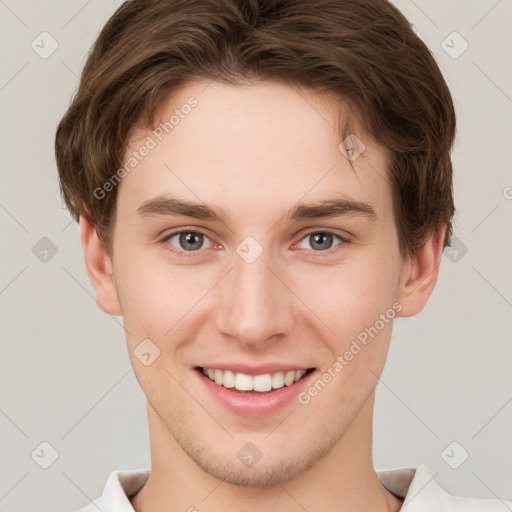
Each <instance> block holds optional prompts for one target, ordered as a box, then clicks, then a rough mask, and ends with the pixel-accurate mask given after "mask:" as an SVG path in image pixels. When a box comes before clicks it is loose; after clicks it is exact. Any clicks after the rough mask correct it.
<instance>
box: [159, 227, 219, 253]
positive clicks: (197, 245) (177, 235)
mask: <svg viewBox="0 0 512 512" xmlns="http://www.w3.org/2000/svg"><path fill="white" fill-rule="evenodd" d="M205 241H206V243H207V245H206V246H205V245H204V244H205ZM162 242H165V243H169V244H170V245H171V246H172V247H174V249H171V250H172V251H173V252H176V253H178V254H184V253H192V252H198V251H199V250H200V249H209V248H210V247H212V245H213V244H212V242H211V241H210V239H209V238H208V237H207V236H206V235H205V234H204V233H201V232H200V231H193V230H183V231H175V232H174V233H171V234H170V235H168V236H166V237H165V238H164V239H163V240H162ZM186 256H192V254H186Z"/></svg>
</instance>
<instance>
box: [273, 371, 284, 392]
mask: <svg viewBox="0 0 512 512" xmlns="http://www.w3.org/2000/svg"><path fill="white" fill-rule="evenodd" d="M283 386H284V373H283V372H276V373H274V374H272V387H273V388H274V389H278V388H282V387H283Z"/></svg>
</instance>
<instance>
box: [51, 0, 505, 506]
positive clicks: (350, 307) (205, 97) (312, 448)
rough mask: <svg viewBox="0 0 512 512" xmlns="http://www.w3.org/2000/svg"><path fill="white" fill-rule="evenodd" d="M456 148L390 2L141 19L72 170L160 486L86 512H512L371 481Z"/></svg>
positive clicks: (131, 28)
mask: <svg viewBox="0 0 512 512" xmlns="http://www.w3.org/2000/svg"><path fill="white" fill-rule="evenodd" d="M454 135H455V114H454V108H453V104H452V99H451V96H450V92H449V90H448V88H447V86H446V84H445V82H444V80H443V78H442V75H441V73H440V71H439V69H438V67H437V65H436V63H435V60H434V59H433V57H432V56H431V54H430V52H429V50H428V49H427V48H426V46H425V45H424V44H423V43H422V41H421V40H420V39H419V38H418V37H417V36H416V35H415V33H414V32H413V30H412V29H411V27H410V25H409V24H408V22H407V21H406V20H405V18H404V17H403V16H402V15H401V14H400V13H399V12H398V11H397V10H396V8H394V7H393V6H392V5H391V4H390V3H388V2H387V1H386V0H371V1H370V0H322V1H319V0H186V1H185V0H183V1H179V0H170V1H161V0H160V1H148V0H134V1H129V2H126V3H124V4H123V5H122V6H121V7H120V8H119V10H118V11H117V12H116V13H115V14H114V16H113V17H112V18H111V19H110V20H109V21H108V23H107V25H106V26H105V27H104V29H103V31H102V32H101V34H100V36H99V38H98V40H97V42H96V44H95V46H94V48H93V50H92V53H91V54H90V56H89V58H88V61H87V63H86V65H85V68H84V71H83V74H82V77H81V82H80V87H79V90H78V92H77V95H76V97H75V99H74V101H73V103H72V105H71V106H70V108H69V110H68V112H67V113H66V115H65V116H64V118H63V119H62V121H61V123H60V125H59V127H58V131H57V136H56V156H57V163H58V168H59V173H60V180H61V187H62V192H63V196H64V198H65V200H66V203H67V205H68V207H69V209H70V211H71V213H72V215H73V216H74V217H75V218H76V219H77V220H79V221H80V226H81V240H82V246H83V250H84V257H85V265H86V268H87V272H88V275H89V277H90V280H91V283H92V285H93V286H94V289H95V292H96V300H97V304H98V306H99V307H100V308H101V309H102V310H103V311H105V312H106V313H109V314H111V315H122V316H123V319H124V325H125V330H126V338H127V344H128V350H129V354H130V358H131V362H132V365H133V369H134V372H135V375H136V377H137V379H138V381H139V383H140V385H141V387H142V389H143V391H144V393H145V394H146V396H147V400H148V402H147V413H148V421H149V430H150V442H151V459H152V465H151V470H148V469H141V470H137V471H114V472H113V473H112V474H111V475H110V477H109V480H108V482H107V484H106V486H105V490H104V492H103V495H102V496H101V497H100V498H98V499H97V500H95V502H94V503H91V504H90V505H89V506H86V507H85V508H84V509H82V510H83V511H84V512H85V511H87V512H89V511H92V510H98V509H99V510H102V511H103V512H107V511H118V512H120V511H133V510H135V511H137V512H151V511H160V510H162V511H163V510H166V511H178V510H182V511H187V510H188V511H194V510H198V511H202V510H209V511H213V512H215V511H221V510H222V511H226V510H228V511H231V510H243V511H247V512H249V511H258V512H262V511H275V510H280V511H296V510H307V511H309V512H313V511H334V510H339V511H342V510H343V511H349V510H350V511H373V512H384V511H397V510H408V511H419V510H425V511H426V510H428V511H443V510H450V511H451V510H457V511H459V510H460V511H478V512H484V511H494V510H496V511H498V510H502V508H500V507H503V503H504V502H502V501H500V500H477V499H470V498H456V497H451V496H449V495H448V494H447V493H446V492H445V491H444V490H443V489H442V488H441V487H440V486H438V485H437V484H436V483H435V481H433V479H432V475H430V473H429V471H428V469H427V468H426V467H425V466H419V467H418V468H417V469H416V470H414V469H403V470H393V471H388V472H380V473H376V472H375V470H374V467H373V462H372V420H373V406H374V398H375V387H376V384H377V382H378V378H379V376H380V374H381V372H382V369H383V366H384V363H385V360H386V356H387V352H388V348H389V343H390V338H391V331H392V325H393V321H394V319H395V318H396V317H400V316H411V315H415V314H417V313H419V312H420V311H421V310H422V308H423V307H424V305H425V303H426V302H427V300H428V298H429V296H430V294H431V293H432V290H433V288H434V286H435V283H436V279H437V275H438V269H439V264H440V259H441V254H442V250H443V247H445V246H446V245H447V244H449V241H450V235H451V219H452V216H453V213H454V206H453V197H452V166H451V160H450V151H451V147H452V143H453V140H454Z"/></svg>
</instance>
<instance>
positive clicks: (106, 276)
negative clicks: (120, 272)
mask: <svg viewBox="0 0 512 512" xmlns="http://www.w3.org/2000/svg"><path fill="white" fill-rule="evenodd" d="M80 240H81V242H82V249H83V252H84V262H85V268H86V270H87V274H88V276H89V280H90V281H91V284H92V286H93V287H94V291H95V293H96V304H97V305H98V307H99V308H100V309H101V310H102V311H104V312H105V313H108V314H109V315H115V316H120V315H121V306H120V304H119V299H118V296H117V290H116V286H115V283H114V276H113V274H112V262H111V260H110V257H109V256H108V254H107V251H106V250H105V247H104V245H103V243H102V241H101V240H100V239H99V237H98V234H97V233H96V229H95V227H94V226H93V225H92V224H91V223H90V222H89V221H88V220H87V219H86V218H85V217H83V216H80Z"/></svg>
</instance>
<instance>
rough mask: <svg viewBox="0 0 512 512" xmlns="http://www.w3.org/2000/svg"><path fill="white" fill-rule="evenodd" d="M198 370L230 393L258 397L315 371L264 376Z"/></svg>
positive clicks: (228, 371)
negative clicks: (234, 392)
mask: <svg viewBox="0 0 512 512" xmlns="http://www.w3.org/2000/svg"><path fill="white" fill-rule="evenodd" d="M196 370H197V371H199V372H200V373H201V374H202V375H204V376H205V377H206V378H208V379H210V380H211V381H212V382H214V383H215V384H217V385H218V386H222V387H224V388H226V389H229V390H230V391H236V392H238V393H242V394H250V395H258V394H262V393H268V392H271V391H274V390H276V389H280V388H282V387H285V386H292V385H293V384H295V383H296V382H298V381H300V380H301V379H303V378H304V377H305V376H306V375H309V374H310V373H311V372H312V371H314V370H315V369H314V368H308V369H307V370H290V371H278V372H272V373H265V374H262V375H247V374H244V373H239V372H233V371H231V370H219V369H216V368H204V367H201V366H198V367H196Z"/></svg>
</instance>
